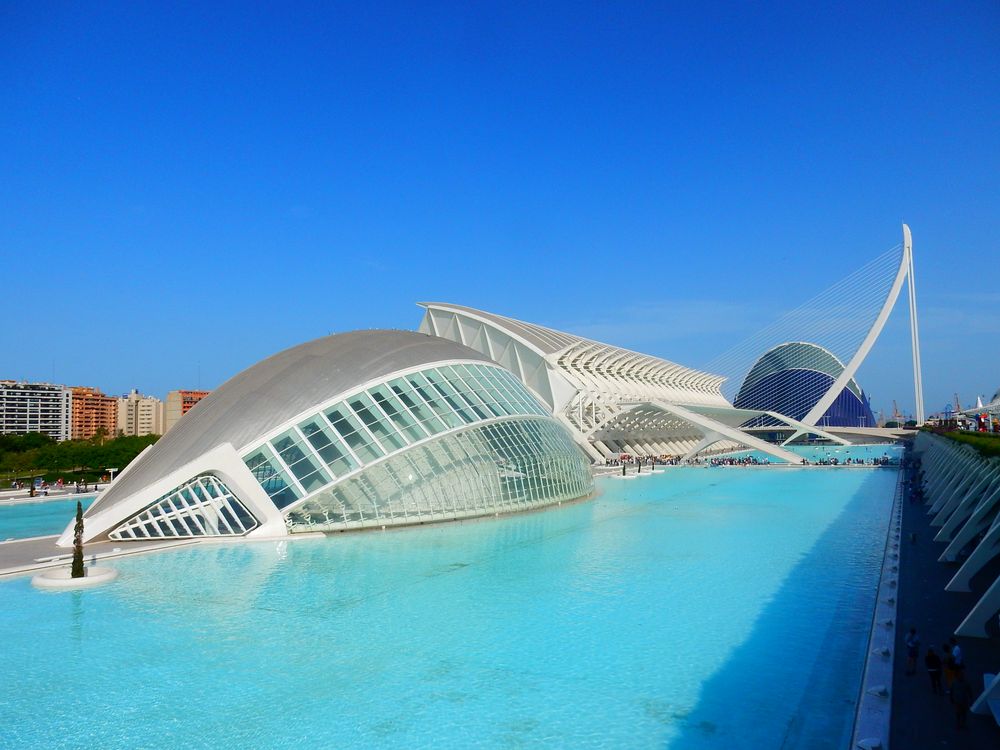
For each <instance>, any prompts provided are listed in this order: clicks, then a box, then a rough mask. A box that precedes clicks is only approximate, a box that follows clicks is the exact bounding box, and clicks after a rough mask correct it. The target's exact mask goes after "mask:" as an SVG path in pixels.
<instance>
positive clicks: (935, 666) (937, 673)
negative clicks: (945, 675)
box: [924, 646, 944, 695]
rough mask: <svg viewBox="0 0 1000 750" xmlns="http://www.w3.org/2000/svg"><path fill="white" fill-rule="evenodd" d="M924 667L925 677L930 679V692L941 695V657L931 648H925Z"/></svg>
mask: <svg viewBox="0 0 1000 750" xmlns="http://www.w3.org/2000/svg"><path fill="white" fill-rule="evenodd" d="M924 666H925V667H927V676H928V677H930V678H931V692H932V693H934V694H935V695H939V694H940V693H943V692H944V690H943V689H942V688H941V657H940V656H938V655H937V652H936V651H935V650H934V647H933V646H928V647H927V655H926V656H925V657H924Z"/></svg>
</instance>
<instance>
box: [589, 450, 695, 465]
mask: <svg viewBox="0 0 1000 750" xmlns="http://www.w3.org/2000/svg"><path fill="white" fill-rule="evenodd" d="M680 463H681V457H680V456H633V455H631V454H629V453H622V454H620V455H618V456H612V457H611V458H606V459H605V460H604V465H605V466H677V465H678V464H680Z"/></svg>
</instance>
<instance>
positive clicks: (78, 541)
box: [70, 500, 85, 578]
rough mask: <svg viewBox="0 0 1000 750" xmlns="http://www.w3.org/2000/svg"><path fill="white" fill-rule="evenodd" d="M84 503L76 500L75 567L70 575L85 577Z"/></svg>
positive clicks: (74, 530)
mask: <svg viewBox="0 0 1000 750" xmlns="http://www.w3.org/2000/svg"><path fill="white" fill-rule="evenodd" d="M84 575H85V573H84V571H83V503H81V502H80V501H79V500H77V501H76V525H75V526H74V527H73V567H72V568H71V570H70V576H71V577H73V578H83V576H84Z"/></svg>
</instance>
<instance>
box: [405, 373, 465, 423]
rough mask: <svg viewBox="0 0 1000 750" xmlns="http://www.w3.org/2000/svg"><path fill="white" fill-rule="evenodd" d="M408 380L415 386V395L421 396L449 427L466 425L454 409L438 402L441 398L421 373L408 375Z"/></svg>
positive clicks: (441, 401)
mask: <svg viewBox="0 0 1000 750" xmlns="http://www.w3.org/2000/svg"><path fill="white" fill-rule="evenodd" d="M407 380H408V381H409V382H410V385H412V386H413V391H414V395H415V396H419V397H420V398H421V399H422V400H423V402H424V403H425V404H427V406H429V407H430V408H431V409H433V410H434V413H435V414H437V415H438V417H440V418H441V420H442V421H443V422H444V423H445V424H446V425H448V427H461V426H462V425H463V424H465V420H463V419H462V418H461V417H459V416H458V414H457V413H456V412H455V410H454V409H452V408H450V407H449V406H448V404H446V403H445V402H444V401H443V400H438V399H440V398H441V397H440V396H439V395H438V394H437V391H435V390H434V388H433V387H432V386H431V384H430V383H429V382H427V379H426V378H425V377H423V375H422V374H421V373H419V372H415V373H413V374H412V375H408V376H407ZM431 394H433V395H431ZM435 397H436V398H435Z"/></svg>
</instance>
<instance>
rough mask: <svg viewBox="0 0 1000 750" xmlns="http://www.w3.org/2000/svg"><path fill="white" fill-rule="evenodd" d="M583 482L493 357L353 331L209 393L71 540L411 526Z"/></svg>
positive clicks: (577, 455)
mask: <svg viewBox="0 0 1000 750" xmlns="http://www.w3.org/2000/svg"><path fill="white" fill-rule="evenodd" d="M593 487H594V483H593V479H592V477H591V474H590V470H589V465H588V461H587V459H586V457H585V456H584V455H583V454H582V453H581V451H580V450H579V448H578V447H577V446H576V445H575V444H574V441H573V439H572V437H571V436H570V435H569V433H568V432H567V431H566V429H565V428H564V427H563V426H562V425H561V424H559V422H558V421H556V420H555V419H553V418H552V416H551V415H550V413H549V410H548V408H547V407H545V406H543V405H542V404H540V403H539V402H538V400H537V399H536V398H535V397H533V396H532V395H531V394H530V393H529V392H528V391H527V390H526V389H525V388H524V386H522V385H521V383H520V382H518V380H517V379H516V378H515V377H513V376H512V375H511V373H510V372H509V371H507V370H506V369H504V368H503V367H500V366H498V365H497V364H495V363H493V362H491V361H490V360H489V359H487V358H486V357H484V356H483V355H482V354H480V353H478V352H476V351H474V350H472V349H469V348H468V347H465V346H462V345H460V344H457V343H454V342H452V341H448V340H446V339H442V338H436V337H432V336H425V335H423V334H420V333H414V332H409V331H357V332H352V333H344V334H339V335H335V336H328V337H325V338H321V339H317V340H315V341H310V342H308V343H305V344H301V345H299V346H296V347H293V348H291V349H287V350H285V351H283V352H280V353H279V354H276V355H274V356H272V357H270V358H268V359H266V360H264V361H262V362H260V363H258V364H256V365H254V366H253V367H250V368H249V369H247V370H245V371H243V372H242V373H240V374H239V375H236V376H235V377H234V378H232V379H231V380H229V381H228V382H227V383H225V384H223V385H222V386H221V387H219V388H218V389H217V390H215V391H214V392H213V393H212V394H211V395H210V396H208V397H207V398H205V399H204V400H203V401H202V402H201V403H199V404H198V406H197V407H196V408H195V409H193V410H192V411H191V412H190V413H189V414H187V415H186V416H185V417H184V418H183V419H182V420H181V421H180V422H178V424H177V426H176V427H175V428H174V429H172V430H171V431H170V432H168V433H167V434H166V435H164V436H163V437H162V438H161V439H160V440H159V441H158V442H157V443H155V444H154V445H153V446H151V447H150V448H148V449H147V450H146V451H145V452H144V453H142V454H141V455H140V456H139V457H138V458H136V459H135V460H134V461H133V462H132V463H131V464H130V465H129V466H128V468H127V469H126V470H125V471H124V472H122V474H121V475H120V476H119V477H118V478H117V479H116V480H115V481H114V482H113V483H112V484H111V485H110V486H109V487H108V489H107V490H105V491H104V492H103V493H102V494H101V495H100V497H99V498H98V499H97V500H96V501H95V502H94V504H93V505H92V506H91V507H90V508H89V509H88V510H87V512H86V514H85V530H86V531H85V534H86V535H85V539H84V541H91V540H102V539H111V540H116V541H128V540H148V539H164V538H184V537H190V538H204V537H263V536H281V535H286V534H293V533H296V532H310V531H337V530H345V529H355V528H363V527H372V526H374V527H384V526H390V525H402V524H416V523H424V522H430V521H439V520H451V519H457V518H464V517H470V516H482V515H494V514H498V513H507V512H511V511H518V510H523V509H527V508H533V507H540V506H543V505H547V504H550V503H556V502H560V501H564V500H573V499H576V498H580V497H583V496H586V495H588V494H589V493H591V492H592V491H593ZM59 544H60V545H63V546H70V545H71V544H72V524H71V525H70V527H69V528H67V529H66V531H65V532H64V533H63V535H62V537H61V538H60V540H59Z"/></svg>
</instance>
